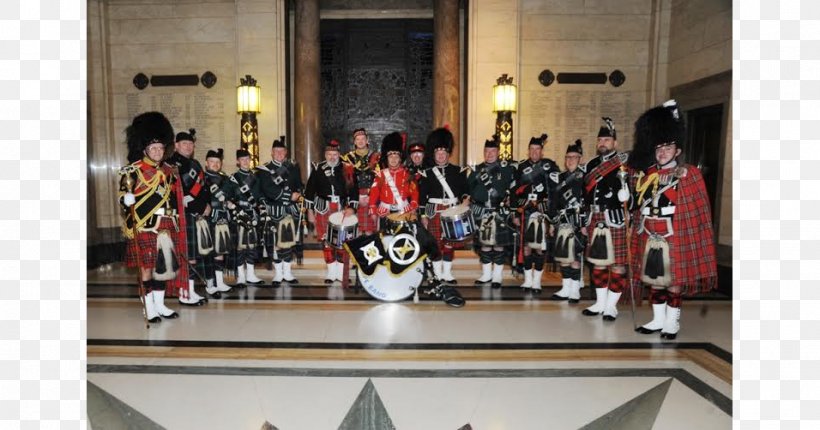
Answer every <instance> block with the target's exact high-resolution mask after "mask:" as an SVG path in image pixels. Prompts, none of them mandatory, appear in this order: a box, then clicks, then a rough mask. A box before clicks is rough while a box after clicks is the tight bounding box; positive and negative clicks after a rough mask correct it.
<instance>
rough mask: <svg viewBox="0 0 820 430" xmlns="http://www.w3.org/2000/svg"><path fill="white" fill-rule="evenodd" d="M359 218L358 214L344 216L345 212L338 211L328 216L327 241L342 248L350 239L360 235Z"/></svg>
mask: <svg viewBox="0 0 820 430" xmlns="http://www.w3.org/2000/svg"><path fill="white" fill-rule="evenodd" d="M358 232H359V218H357V217H356V215H348V216H344V212H336V213H333V214H331V215H330V216H329V217H327V235H325V237H326V238H327V243H328V244H330V246H333V247H335V248H339V249H341V248H342V247H343V246H344V243H345V241H346V240H348V239H352V238H354V237H356V236H357V235H358Z"/></svg>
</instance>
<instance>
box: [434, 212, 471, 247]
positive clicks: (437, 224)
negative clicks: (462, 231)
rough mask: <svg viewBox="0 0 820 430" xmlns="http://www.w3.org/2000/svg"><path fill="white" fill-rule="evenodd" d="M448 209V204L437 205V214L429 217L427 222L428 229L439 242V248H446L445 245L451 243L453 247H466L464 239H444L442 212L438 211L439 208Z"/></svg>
mask: <svg viewBox="0 0 820 430" xmlns="http://www.w3.org/2000/svg"><path fill="white" fill-rule="evenodd" d="M444 209H447V206H444V205H436V214H435V215H433V217H432V218H429V221H428V222H427V231H429V232H430V234H432V235H433V237H435V238H436V243H437V244H438V247H439V249H444V246H445V245H450V247H452V248H453V249H464V242H466V240H462V241H450V240H446V239H444V237H443V236H444V233H443V231H442V229H441V213H440V212H438V211H439V210H444Z"/></svg>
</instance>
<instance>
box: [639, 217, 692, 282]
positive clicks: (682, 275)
mask: <svg viewBox="0 0 820 430" xmlns="http://www.w3.org/2000/svg"><path fill="white" fill-rule="evenodd" d="M644 226H645V228H646V230H645V231H644V232H643V233H641V234H635V237H634V238H633V239H632V268H633V269H632V275H633V276H632V278H633V279H634V280H635V281H636V282H641V273H643V257H644V255H643V254H644V248H646V242H647V241H648V240H649V233H648V232H654V233H658V234H661V235H663V234H665V233H666V231H667V228H666V226H667V224H666V221H663V220H655V219H647V220H646V221H645V222H644ZM636 227H637V226H636ZM665 239H666V242H667V243H668V244H669V270H670V272H671V275H672V282H671V283H670V285H672V286H678V287H679V286H685V287H687V289H686V291H685V294H686V295H691V294H697V293H700V292H703V291H707V290H708V288H705V287H704V286H703V283H702V282H699V281H700V279H699V278H701V277H702V276H701V275H702V273H701V272H696V273H687V271H686V268H685V265H684V264H681V263H680V262H681V261H682V260H683V258H684V257H683V255H682V254H681V252H680V246H678V243H677V242H678V241H677V239H678V238H677V237H676V235H675V234H672V235H670V236H667V237H666V238H665ZM704 272H705V271H704Z"/></svg>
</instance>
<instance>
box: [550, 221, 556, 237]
mask: <svg viewBox="0 0 820 430" xmlns="http://www.w3.org/2000/svg"><path fill="white" fill-rule="evenodd" d="M554 235H555V226H554V225H552V224H550V236H554Z"/></svg>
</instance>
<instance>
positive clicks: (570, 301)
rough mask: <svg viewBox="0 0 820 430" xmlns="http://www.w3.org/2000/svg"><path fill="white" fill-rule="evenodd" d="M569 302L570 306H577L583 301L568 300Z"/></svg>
mask: <svg viewBox="0 0 820 430" xmlns="http://www.w3.org/2000/svg"><path fill="white" fill-rule="evenodd" d="M567 302H569V304H571V305H577V304H578V303H580V302H581V299H567Z"/></svg>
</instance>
